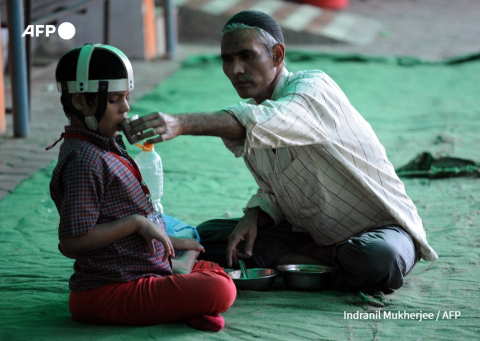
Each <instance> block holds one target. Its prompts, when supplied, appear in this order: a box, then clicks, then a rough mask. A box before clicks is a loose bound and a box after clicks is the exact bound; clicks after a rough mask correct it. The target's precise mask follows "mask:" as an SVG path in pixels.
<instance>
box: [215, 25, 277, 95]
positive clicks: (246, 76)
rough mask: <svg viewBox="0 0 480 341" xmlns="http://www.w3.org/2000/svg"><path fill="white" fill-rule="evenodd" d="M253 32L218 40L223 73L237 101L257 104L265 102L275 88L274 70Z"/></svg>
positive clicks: (264, 49) (246, 31)
mask: <svg viewBox="0 0 480 341" xmlns="http://www.w3.org/2000/svg"><path fill="white" fill-rule="evenodd" d="M258 34H259V33H258V31H257V30H256V29H253V28H252V29H240V30H237V31H235V32H232V33H227V34H225V35H224V36H223V37H222V43H221V56H222V60H223V72H225V75H226V76H227V77H228V79H230V81H231V82H232V85H233V87H234V88H235V90H237V93H238V95H239V96H240V97H241V98H253V99H254V100H255V101H256V102H257V103H261V102H263V101H264V100H266V99H269V98H270V96H271V95H272V93H273V90H274V88H275V84H274V79H275V76H276V73H277V67H275V65H274V63H273V58H272V57H269V56H268V54H267V50H266V48H265V45H263V44H260V43H258V42H257V37H258Z"/></svg>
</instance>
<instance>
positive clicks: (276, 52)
mask: <svg viewBox="0 0 480 341" xmlns="http://www.w3.org/2000/svg"><path fill="white" fill-rule="evenodd" d="M284 59H285V45H283V44H281V43H278V44H277V45H275V46H274V47H273V65H274V66H279V65H281V64H282V63H283V61H284Z"/></svg>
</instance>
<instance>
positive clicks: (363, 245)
mask: <svg viewBox="0 0 480 341" xmlns="http://www.w3.org/2000/svg"><path fill="white" fill-rule="evenodd" d="M402 262H403V260H402V257H401V256H400V255H399V252H398V247H397V245H395V244H392V243H390V242H387V241H385V240H384V239H382V238H362V236H360V237H358V238H350V239H349V240H348V241H347V242H346V243H344V244H342V245H339V246H338V247H337V249H336V252H335V256H334V264H335V266H336V267H337V269H338V270H339V272H340V274H339V275H340V278H341V281H342V282H343V284H345V285H346V286H348V287H351V288H356V289H365V288H372V289H398V288H400V287H401V286H402V285H403V284H404V282H405V280H404V275H405V264H402Z"/></svg>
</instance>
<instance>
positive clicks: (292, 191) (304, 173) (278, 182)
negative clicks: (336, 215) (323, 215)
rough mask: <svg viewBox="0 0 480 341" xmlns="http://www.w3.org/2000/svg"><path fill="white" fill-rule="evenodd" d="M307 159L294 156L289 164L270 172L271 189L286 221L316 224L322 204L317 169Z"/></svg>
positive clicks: (295, 223)
mask: <svg viewBox="0 0 480 341" xmlns="http://www.w3.org/2000/svg"><path fill="white" fill-rule="evenodd" d="M308 162H309V160H304V159H302V158H296V159H294V160H293V161H292V162H291V163H290V165H289V166H288V167H286V168H285V169H283V170H282V171H280V172H278V173H271V174H269V178H270V181H271V184H272V189H273V191H274V193H275V195H276V198H277V200H278V204H279V205H280V207H281V208H282V210H283V212H284V214H285V216H286V218H287V220H288V221H289V222H290V223H291V224H292V225H294V227H295V225H296V226H297V227H300V228H301V229H302V230H303V228H304V227H308V226H315V225H317V224H318V223H319V222H318V221H316V220H318V217H319V214H320V212H321V207H320V205H319V204H318V203H320V202H321V200H320V201H319V200H318V199H319V198H318V196H319V188H320V186H321V182H320V180H321V179H319V178H318V175H319V174H318V169H316V167H312V166H313V165H310V167H309V164H308ZM310 162H311V161H310Z"/></svg>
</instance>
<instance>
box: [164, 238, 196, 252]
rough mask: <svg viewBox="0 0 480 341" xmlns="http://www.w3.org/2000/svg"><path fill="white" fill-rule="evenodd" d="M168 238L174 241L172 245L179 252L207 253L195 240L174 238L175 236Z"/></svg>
mask: <svg viewBox="0 0 480 341" xmlns="http://www.w3.org/2000/svg"><path fill="white" fill-rule="evenodd" d="M168 237H169V238H170V240H171V241H172V245H173V247H174V248H175V250H177V251H187V250H193V251H200V252H205V248H204V247H203V246H202V245H201V244H200V243H199V242H197V241H196V240H195V239H193V238H185V237H173V236H168Z"/></svg>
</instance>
